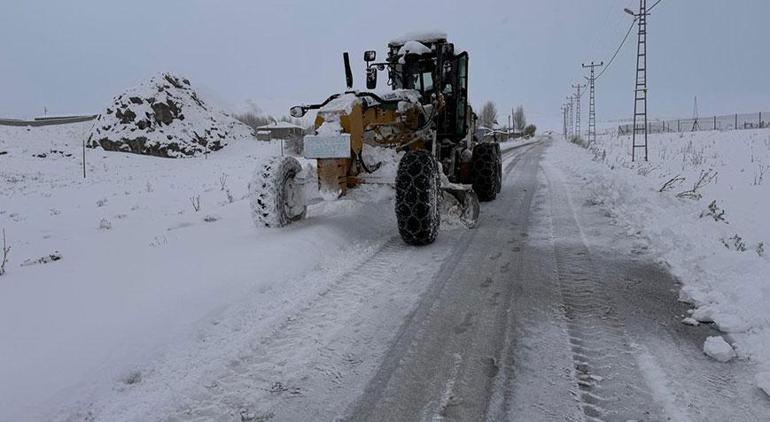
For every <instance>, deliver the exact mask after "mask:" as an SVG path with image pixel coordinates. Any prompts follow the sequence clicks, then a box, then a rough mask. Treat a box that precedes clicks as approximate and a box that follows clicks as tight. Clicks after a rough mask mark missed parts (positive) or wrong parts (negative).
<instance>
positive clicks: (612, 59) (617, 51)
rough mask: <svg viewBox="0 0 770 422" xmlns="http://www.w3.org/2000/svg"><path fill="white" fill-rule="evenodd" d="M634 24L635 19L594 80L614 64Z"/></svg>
mask: <svg viewBox="0 0 770 422" xmlns="http://www.w3.org/2000/svg"><path fill="white" fill-rule="evenodd" d="M658 1H660V0H658ZM635 24H636V18H634V21H633V22H631V26H629V27H628V31H627V32H626V36H625V37H623V41H621V42H620V45H619V46H618V49H617V50H615V54H613V55H612V58H611V59H610V60H609V61H608V62H607V66H605V67H604V69H602V71H601V72H599V74H598V75H596V79H599V78H601V77H602V75H604V72H606V71H607V69H609V68H610V66H612V62H614V61H615V57H617V56H618V53H620V49H622V48H623V46H624V45H625V44H626V41H628V37H629V36H630V35H631V31H633V30H634V25H635Z"/></svg>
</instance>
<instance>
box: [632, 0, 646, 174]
mask: <svg viewBox="0 0 770 422" xmlns="http://www.w3.org/2000/svg"><path fill="white" fill-rule="evenodd" d="M647 16H648V13H647V0H639V14H637V15H634V17H635V18H636V21H637V24H638V26H639V30H638V34H637V43H636V85H635V87H634V129H633V131H632V135H631V161H636V150H637V148H644V161H647Z"/></svg>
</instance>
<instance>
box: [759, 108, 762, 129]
mask: <svg viewBox="0 0 770 422" xmlns="http://www.w3.org/2000/svg"><path fill="white" fill-rule="evenodd" d="M759 128H760V129H762V112H761V111H760V112H759Z"/></svg>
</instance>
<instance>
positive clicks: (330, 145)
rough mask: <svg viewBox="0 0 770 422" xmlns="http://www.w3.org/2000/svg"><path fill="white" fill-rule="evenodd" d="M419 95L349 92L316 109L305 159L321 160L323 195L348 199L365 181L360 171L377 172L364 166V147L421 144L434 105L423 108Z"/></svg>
mask: <svg viewBox="0 0 770 422" xmlns="http://www.w3.org/2000/svg"><path fill="white" fill-rule="evenodd" d="M420 98H421V97H420V93H419V92H418V91H415V90H409V89H401V90H395V91H392V92H389V93H387V94H383V95H381V96H380V95H377V94H373V93H370V92H354V91H350V92H346V93H344V94H339V95H335V96H332V97H330V98H329V99H328V100H326V101H325V102H324V103H323V104H320V105H317V106H305V107H307V108H308V109H311V108H315V109H317V110H318V114H317V115H316V119H315V128H316V129H315V134H313V135H307V136H305V138H304V145H303V146H304V156H305V158H311V159H316V160H317V172H318V184H319V188H320V189H321V191H322V192H326V193H331V194H333V195H340V194H345V193H346V192H347V189H348V188H349V187H353V186H356V185H357V184H359V183H360V182H361V179H360V177H359V174H360V173H361V172H369V171H374V170H371V168H372V167H371V166H367V164H366V163H364V161H363V158H362V155H361V151H362V150H363V147H364V143H368V144H372V145H380V146H390V147H398V146H400V145H404V144H409V143H413V142H415V140H419V139H420V136H422V132H421V131H420V130H419V129H420V127H421V126H424V123H425V122H426V121H428V119H429V116H428V115H427V113H428V111H429V110H430V109H431V106H423V105H422V104H420Z"/></svg>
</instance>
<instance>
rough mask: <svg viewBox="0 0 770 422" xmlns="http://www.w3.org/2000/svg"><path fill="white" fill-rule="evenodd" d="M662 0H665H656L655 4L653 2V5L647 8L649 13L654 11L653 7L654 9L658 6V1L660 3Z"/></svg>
mask: <svg viewBox="0 0 770 422" xmlns="http://www.w3.org/2000/svg"><path fill="white" fill-rule="evenodd" d="M661 1H663V0H658V1H656V2H655V4H653V5H652V6H650V7H649V8H648V9H647V13H650V12H652V9H654V8H655V6H657V5H658V3H660V2H661Z"/></svg>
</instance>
